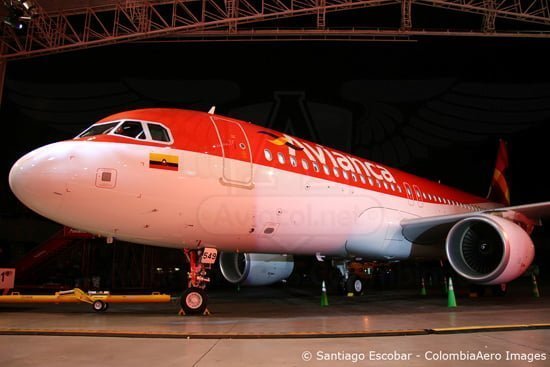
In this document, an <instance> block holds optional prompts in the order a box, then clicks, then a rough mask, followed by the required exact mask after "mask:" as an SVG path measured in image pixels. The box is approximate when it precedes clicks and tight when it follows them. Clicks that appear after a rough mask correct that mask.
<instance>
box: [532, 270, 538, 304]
mask: <svg viewBox="0 0 550 367" xmlns="http://www.w3.org/2000/svg"><path fill="white" fill-rule="evenodd" d="M531 279H533V297H535V298H539V297H540V293H539V286H538V284H537V276H536V275H535V273H532V274H531Z"/></svg>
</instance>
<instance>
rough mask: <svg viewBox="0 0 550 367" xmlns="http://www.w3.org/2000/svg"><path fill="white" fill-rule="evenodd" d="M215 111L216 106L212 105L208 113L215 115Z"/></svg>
mask: <svg viewBox="0 0 550 367" xmlns="http://www.w3.org/2000/svg"><path fill="white" fill-rule="evenodd" d="M214 113H216V106H212V107H210V109H209V110H208V114H209V115H213V114H214Z"/></svg>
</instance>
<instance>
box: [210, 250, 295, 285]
mask: <svg viewBox="0 0 550 367" xmlns="http://www.w3.org/2000/svg"><path fill="white" fill-rule="evenodd" d="M219 261H220V270H221V272H222V274H223V276H224V278H225V279H227V281H229V282H230V283H234V284H243V285H268V284H273V283H276V282H278V281H281V280H283V279H286V278H288V277H289V276H290V274H291V273H292V270H293V269H294V259H293V258H292V256H291V255H287V256H285V255H279V254H248V253H234V252H222V253H221V254H220V260H219Z"/></svg>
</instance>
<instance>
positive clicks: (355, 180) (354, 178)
mask: <svg viewBox="0 0 550 367" xmlns="http://www.w3.org/2000/svg"><path fill="white" fill-rule="evenodd" d="M351 179H352V180H353V182H357V176H356V175H355V173H352V174H351Z"/></svg>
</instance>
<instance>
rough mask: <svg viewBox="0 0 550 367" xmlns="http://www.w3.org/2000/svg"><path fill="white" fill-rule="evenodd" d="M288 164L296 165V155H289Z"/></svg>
mask: <svg viewBox="0 0 550 367" xmlns="http://www.w3.org/2000/svg"><path fill="white" fill-rule="evenodd" d="M290 164H291V165H292V167H296V166H297V165H298V162H296V157H294V156H292V155H291V156H290Z"/></svg>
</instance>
